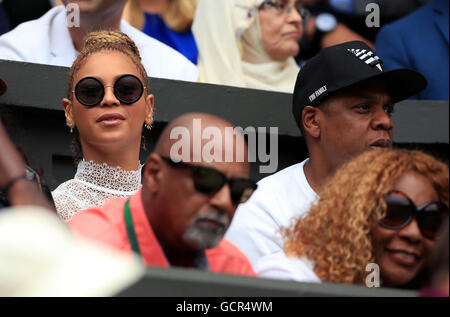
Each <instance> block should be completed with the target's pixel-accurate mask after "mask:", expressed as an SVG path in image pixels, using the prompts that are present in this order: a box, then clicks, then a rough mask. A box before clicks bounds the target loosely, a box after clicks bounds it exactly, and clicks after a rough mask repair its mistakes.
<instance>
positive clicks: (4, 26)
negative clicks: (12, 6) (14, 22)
mask: <svg viewBox="0 0 450 317" xmlns="http://www.w3.org/2000/svg"><path fill="white" fill-rule="evenodd" d="M2 1H3V0H0V35H2V34H3V33H6V32H8V31H9V30H10V29H11V23H10V22H9V17H8V16H7V15H6V11H5V9H4V8H3V3H2Z"/></svg>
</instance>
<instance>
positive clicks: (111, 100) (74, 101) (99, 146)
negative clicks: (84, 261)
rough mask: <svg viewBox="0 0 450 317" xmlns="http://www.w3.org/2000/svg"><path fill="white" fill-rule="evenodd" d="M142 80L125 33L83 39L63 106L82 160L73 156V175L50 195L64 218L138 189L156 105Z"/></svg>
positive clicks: (136, 53)
mask: <svg viewBox="0 0 450 317" xmlns="http://www.w3.org/2000/svg"><path fill="white" fill-rule="evenodd" d="M146 82H147V73H146V71H145V68H144V67H143V65H142V63H141V58H140V55H139V51H138V49H137V47H136V45H135V43H134V42H133V41H132V40H131V39H130V38H129V37H128V36H127V35H125V34H123V33H121V32H114V31H100V32H93V33H90V34H89V35H88V36H87V38H86V41H85V45H84V48H83V49H82V51H81V52H80V54H79V55H78V57H77V59H76V60H75V62H74V63H73V65H72V67H71V69H70V71H69V76H68V91H67V95H68V97H67V98H64V99H63V102H62V103H63V107H64V112H65V116H66V124H67V126H68V127H69V128H70V131H71V132H73V133H74V136H75V142H74V145H75V146H74V147H75V148H77V146H78V147H81V152H82V153H81V154H82V158H80V157H79V156H80V153H75V155H76V156H78V157H76V160H79V162H78V166H77V172H76V174H75V177H74V178H73V179H71V180H68V181H66V182H64V183H63V184H61V185H60V186H59V187H58V188H56V189H55V190H54V191H53V192H52V194H53V198H54V200H55V205H56V209H57V211H58V214H59V215H60V217H61V218H62V219H64V220H66V221H67V220H68V219H70V217H72V216H73V215H74V214H76V213H77V212H78V211H81V210H83V209H86V208H89V207H95V206H100V205H102V204H103V202H104V201H105V200H106V199H107V198H109V197H112V196H116V197H128V196H131V195H133V194H134V193H135V192H136V191H137V190H138V189H139V188H140V187H141V169H142V165H141V163H140V162H139V151H140V146H141V140H142V132H143V129H144V128H148V129H150V126H151V124H152V122H153V106H154V97H153V95H151V94H148V91H147V87H146ZM75 151H77V150H75ZM78 152H79V150H78Z"/></svg>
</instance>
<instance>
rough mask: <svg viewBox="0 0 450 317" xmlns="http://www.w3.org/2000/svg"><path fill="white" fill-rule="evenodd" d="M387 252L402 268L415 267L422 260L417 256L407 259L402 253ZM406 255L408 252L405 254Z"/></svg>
mask: <svg viewBox="0 0 450 317" xmlns="http://www.w3.org/2000/svg"><path fill="white" fill-rule="evenodd" d="M386 252H387V253H388V254H389V256H390V257H391V259H392V260H394V262H396V263H398V264H400V265H402V266H414V265H416V264H417V263H418V262H419V260H420V259H419V258H418V257H417V256H414V257H405V256H404V255H402V251H393V250H386ZM404 253H406V252H404Z"/></svg>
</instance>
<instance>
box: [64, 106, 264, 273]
mask: <svg viewBox="0 0 450 317" xmlns="http://www.w3.org/2000/svg"><path fill="white" fill-rule="evenodd" d="M198 121H200V122H201V128H200V129H197V126H196V123H197V122H198ZM180 131H181V132H182V133H181V134H179V132H180ZM211 131H215V133H214V135H213V136H212V137H211V134H209V132H211ZM232 131H234V127H233V126H232V125H231V124H230V123H228V122H226V121H224V120H222V119H220V118H218V117H215V116H211V115H206V114H199V113H192V114H185V115H182V116H181V117H179V118H177V119H175V120H174V121H173V122H171V123H169V124H168V126H166V128H165V129H164V131H163V132H162V133H161V135H160V138H159V140H158V143H157V145H156V147H155V150H154V152H153V153H151V154H150V155H149V157H148V158H147V162H146V164H145V168H144V175H143V184H142V189H141V190H140V191H139V192H138V193H136V194H135V195H134V196H132V197H131V198H129V199H128V198H126V199H120V198H113V199H111V200H109V201H107V202H106V203H105V204H104V205H103V206H101V207H97V208H93V209H89V210H85V211H83V212H81V213H79V214H77V215H75V216H74V217H72V218H71V219H70V220H69V225H70V226H71V228H72V229H73V230H74V232H76V233H79V234H81V235H84V236H87V237H90V238H93V239H95V240H99V241H101V242H104V243H106V244H108V245H110V246H112V247H115V248H117V249H119V250H123V251H126V252H131V251H133V252H134V253H135V254H136V255H138V256H139V258H140V259H141V260H142V261H143V262H144V263H145V264H146V265H148V266H160V267H168V266H179V267H194V268H198V269H201V270H208V271H209V270H210V271H213V272H222V273H230V274H244V275H251V276H253V275H255V273H254V271H253V269H252V267H251V265H250V262H249V261H248V259H247V258H246V256H245V255H244V254H243V253H241V252H240V250H239V249H238V248H237V247H236V246H234V245H233V244H231V243H230V242H228V241H227V240H225V239H223V236H224V234H225V232H226V230H227V228H228V226H229V225H230V223H231V220H232V218H233V216H234V212H235V210H236V208H237V206H238V205H239V204H240V203H241V202H244V201H246V200H247V199H248V198H249V197H250V196H251V194H252V193H253V191H254V190H255V189H256V187H257V186H256V184H255V182H253V181H252V180H250V179H249V178H248V175H249V165H248V163H247V161H244V162H241V161H239V160H238V159H237V156H236V159H234V157H235V156H234V154H235V153H236V152H237V151H238V150H239V149H244V152H245V153H244V157H245V158H247V146H246V144H245V140H244V138H243V137H242V135H240V134H235V133H234V132H232ZM231 133H232V134H233V135H231ZM178 135H181V138H179V137H177V136H178ZM205 135H209V136H210V137H208V138H205ZM178 150H181V153H180V151H178ZM217 154H218V155H219V156H217ZM210 155H211V156H210ZM230 155H231V156H230ZM211 157H215V158H217V157H221V158H222V159H218V160H217V159H214V160H210V158H211ZM226 157H228V158H229V157H232V158H233V160H232V161H231V162H230V161H229V160H226V159H225V158H226Z"/></svg>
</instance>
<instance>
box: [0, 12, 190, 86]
mask: <svg viewBox="0 0 450 317" xmlns="http://www.w3.org/2000/svg"><path fill="white" fill-rule="evenodd" d="M120 29H121V31H122V32H123V33H125V34H127V35H128V36H129V37H130V38H131V39H132V40H133V41H134V42H135V43H136V46H137V47H138V49H139V52H140V54H141V58H142V64H143V65H144V67H145V69H146V70H147V74H148V75H149V76H150V77H158V78H166V79H175V80H184V81H197V80H198V75H199V72H198V70H197V67H196V66H195V65H194V64H192V63H191V62H190V61H189V60H188V59H187V58H186V57H184V56H183V55H181V54H180V53H179V52H177V51H176V50H174V49H172V48H171V47H169V46H167V45H165V44H164V43H161V42H159V41H157V40H155V39H154V38H151V37H150V36H148V35H146V34H144V33H142V32H141V31H139V30H138V29H135V28H134V27H132V26H131V25H129V24H128V23H127V22H125V21H124V20H122V21H121V23H120ZM77 55H78V52H77V50H76V49H75V46H74V44H73V42H72V38H71V37H70V33H69V29H68V28H67V25H66V10H65V7H64V6H57V7H55V8H53V9H51V10H49V11H48V12H47V13H46V14H44V15H43V16H42V17H40V18H39V19H36V20H32V21H28V22H25V23H22V24H20V25H19V26H17V27H16V28H15V29H14V30H12V31H10V32H8V33H6V34H3V35H2V36H0V59H6V60H13V61H21V62H29V63H36V64H47V65H56V66H65V67H70V66H72V63H73V61H74V60H75V58H76V56H77Z"/></svg>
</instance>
